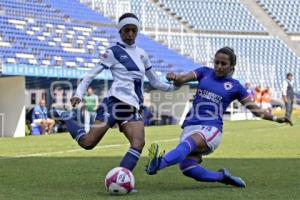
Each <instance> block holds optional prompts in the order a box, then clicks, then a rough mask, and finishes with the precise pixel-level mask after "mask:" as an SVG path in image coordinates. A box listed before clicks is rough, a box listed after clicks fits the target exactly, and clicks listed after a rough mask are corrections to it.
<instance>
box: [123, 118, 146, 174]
mask: <svg viewBox="0 0 300 200" xmlns="http://www.w3.org/2000/svg"><path fill="white" fill-rule="evenodd" d="M122 131H123V132H124V135H125V136H126V138H127V139H128V141H129V143H130V148H129V150H128V152H127V153H126V154H125V156H124V157H123V159H122V161H121V163H120V166H121V167H125V168H127V169H129V170H130V171H132V170H133V169H134V168H135V166H136V164H137V162H138V160H139V158H140V154H141V153H142V150H143V148H144V146H145V131H144V122H143V121H130V122H127V123H126V124H124V125H122Z"/></svg>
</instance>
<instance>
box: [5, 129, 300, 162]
mask: <svg viewBox="0 0 300 200" xmlns="http://www.w3.org/2000/svg"><path fill="white" fill-rule="evenodd" d="M295 126H297V127H298V126H300V125H299V124H297V125H294V127H295ZM274 128H279V129H282V128H286V126H277V127H274ZM269 129H273V128H270V127H268V128H260V129H251V130H245V131H244V132H252V131H263V130H269ZM232 131H236V130H232ZM225 134H226V133H225ZM174 141H179V137H177V138H173V139H166V140H155V141H153V142H157V143H166V142H174ZM121 146H129V144H128V143H126V144H110V145H101V144H100V146H96V147H95V148H94V150H95V149H108V148H118V147H121ZM78 151H85V150H83V149H82V148H76V149H69V150H65V151H54V152H45V153H34V154H21V155H15V156H7V157H6V156H3V157H0V160H5V159H14V158H26V157H36V156H48V155H53V154H63V153H72V152H78Z"/></svg>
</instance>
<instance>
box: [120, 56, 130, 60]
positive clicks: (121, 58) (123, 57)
mask: <svg viewBox="0 0 300 200" xmlns="http://www.w3.org/2000/svg"><path fill="white" fill-rule="evenodd" d="M127 58H128V56H126V55H121V56H120V60H125V59H127Z"/></svg>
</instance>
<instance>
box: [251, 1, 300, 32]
mask: <svg viewBox="0 0 300 200" xmlns="http://www.w3.org/2000/svg"><path fill="white" fill-rule="evenodd" d="M257 3H258V4H259V5H260V6H261V7H262V8H263V9H264V10H265V11H266V12H267V13H268V14H269V15H270V16H271V17H272V18H273V19H274V21H275V22H276V23H277V24H278V25H279V26H281V27H283V29H284V30H285V31H286V32H287V33H288V34H300V15H299V10H300V1H298V0H276V1H274V0H257Z"/></svg>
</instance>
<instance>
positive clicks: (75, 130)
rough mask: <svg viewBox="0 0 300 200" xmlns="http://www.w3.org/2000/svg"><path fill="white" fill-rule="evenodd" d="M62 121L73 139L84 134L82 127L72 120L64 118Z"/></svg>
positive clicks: (77, 138)
mask: <svg viewBox="0 0 300 200" xmlns="http://www.w3.org/2000/svg"><path fill="white" fill-rule="evenodd" d="M64 122H65V124H66V126H67V130H68V131H69V132H70V134H71V136H72V138H73V139H75V140H76V141H77V142H78V141H79V140H80V138H81V137H82V136H84V135H85V134H86V133H85V130H84V128H82V127H80V126H78V125H77V123H76V122H75V121H74V120H72V119H69V120H65V121H64Z"/></svg>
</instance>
